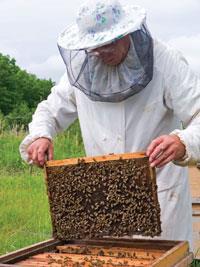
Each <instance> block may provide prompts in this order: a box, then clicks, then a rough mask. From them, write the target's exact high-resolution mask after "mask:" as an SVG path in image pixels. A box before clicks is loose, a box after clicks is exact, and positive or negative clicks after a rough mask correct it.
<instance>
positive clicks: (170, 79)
mask: <svg viewBox="0 0 200 267" xmlns="http://www.w3.org/2000/svg"><path fill="white" fill-rule="evenodd" d="M165 102H166V105H167V107H168V108H170V109H171V110H172V111H173V112H174V114H175V116H177V117H178V119H179V120H180V121H181V122H182V125H183V129H181V130H180V129H175V130H174V131H173V132H172V133H171V134H176V135H177V136H178V137H179V138H180V140H181V141H182V142H183V143H184V145H185V147H186V155H185V157H184V159H183V160H181V161H175V162H174V163H175V164H178V165H186V164H187V163H188V162H189V161H199V160H200V78H199V76H198V75H197V74H195V73H194V72H193V71H192V70H191V69H190V67H189V65H188V63H187V61H186V60H185V59H184V57H183V56H182V55H181V53H179V52H177V51H173V50H172V51H171V52H170V56H169V57H168V59H167V60H166V71H165Z"/></svg>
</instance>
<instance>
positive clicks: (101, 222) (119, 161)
mask: <svg viewBox="0 0 200 267" xmlns="http://www.w3.org/2000/svg"><path fill="white" fill-rule="evenodd" d="M46 182H47V192H48V196H49V203H50V211H51V217H52V225H53V237H54V238H53V239H52V240H49V241H45V242H42V243H39V244H36V245H34V246H31V247H28V248H25V249H22V250H19V251H16V252H14V253H10V254H8V255H4V256H1V257H0V266H38V267H42V266H55V267H56V266H58V267H63V266H69V267H82V266H83V267H84V266H85V267H92V266H95V267H98V266H99V267H113V266H124V267H128V266H132V267H134V266H135V267H143V266H146V267H147V266H159V267H170V266H177V267H178V266H179V267H184V266H189V264H190V263H191V261H192V255H191V254H190V253H189V247H188V243H187V242H184V241H183V242H181V241H160V240H148V239H145V240H143V239H132V238H130V235H132V234H140V235H144V236H152V237H153V236H158V235H160V233H161V227H160V207H159V203H158V198H157V187H156V177H155V171H154V169H152V168H150V166H149V162H148V158H147V157H146V156H145V155H144V154H143V153H134V154H123V155H109V156H102V157H95V158H83V159H68V160H64V161H51V162H48V163H47V165H46ZM99 184H100V185H101V186H100V187H99ZM88 185H89V186H88ZM96 203H97V204H98V205H96ZM110 214H111V215H110ZM105 235H109V236H112V238H109V237H107V238H105ZM122 235H126V236H127V238H119V237H118V236H122ZM128 236H129V237H128Z"/></svg>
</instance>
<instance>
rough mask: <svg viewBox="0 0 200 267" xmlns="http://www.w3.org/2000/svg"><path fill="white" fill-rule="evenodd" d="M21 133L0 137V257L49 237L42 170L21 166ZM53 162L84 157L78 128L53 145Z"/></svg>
mask: <svg viewBox="0 0 200 267" xmlns="http://www.w3.org/2000/svg"><path fill="white" fill-rule="evenodd" d="M24 136H25V133H23V132H20V133H17V132H15V131H14V130H13V131H10V132H4V133H1V134H0V254H4V253H7V252H9V251H14V250H16V249H18V248H22V247H25V246H27V245H30V244H33V243H36V242H39V241H43V240H46V239H49V238H51V221H50V216H49V206H48V200H47V195H46V188H45V182H44V173H43V170H41V169H38V168H36V167H34V168H32V167H30V166H28V165H27V164H25V163H24V162H23V161H22V160H21V158H20V155H19V152H18V147H19V144H20V142H21V140H22V139H23V137H24ZM54 146H55V159H63V158H68V157H78V156H83V155H84V149H83V143H82V139H81V135H80V130H79V125H78V123H77V122H76V123H75V124H74V125H73V126H72V127H71V128H70V129H69V130H67V131H66V132H65V133H63V134H61V135H59V136H58V137H57V138H56V139H55V142H54Z"/></svg>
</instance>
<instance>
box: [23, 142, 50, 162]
mask: <svg viewBox="0 0 200 267" xmlns="http://www.w3.org/2000/svg"><path fill="white" fill-rule="evenodd" d="M27 153H28V157H29V162H32V163H33V164H35V165H37V166H39V167H43V166H44V164H45V161H46V160H52V159H53V144H52V142H51V141H50V140H49V139H48V138H45V137H41V138H38V139H37V140H35V141H34V142H33V143H32V144H30V145H29V147H28V149H27Z"/></svg>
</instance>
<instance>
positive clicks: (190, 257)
mask: <svg viewBox="0 0 200 267" xmlns="http://www.w3.org/2000/svg"><path fill="white" fill-rule="evenodd" d="M193 258H194V255H193V253H190V254H189V255H188V256H186V257H185V258H184V259H182V261H180V262H179V263H177V264H176V265H175V266H174V267H188V266H190V264H191V263H192V261H193Z"/></svg>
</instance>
